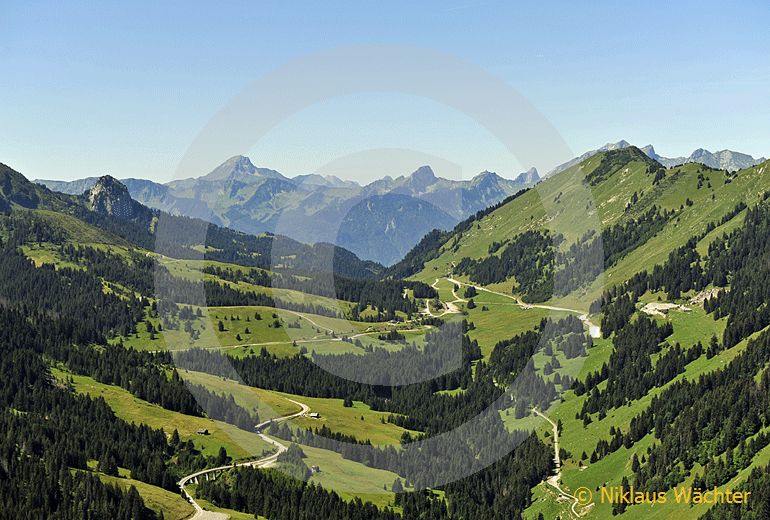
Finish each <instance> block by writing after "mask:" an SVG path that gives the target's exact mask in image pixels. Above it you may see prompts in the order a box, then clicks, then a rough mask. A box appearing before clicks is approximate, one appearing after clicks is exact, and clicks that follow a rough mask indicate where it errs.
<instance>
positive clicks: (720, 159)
mask: <svg viewBox="0 0 770 520" xmlns="http://www.w3.org/2000/svg"><path fill="white" fill-rule="evenodd" d="M631 146H633V145H632V144H631V143H629V142H628V141H626V140H620V141H618V142H617V143H607V144H605V145H604V146H602V147H600V148H597V149H596V150H590V151H588V152H586V153H584V154H582V155H580V156H578V157H575V158H574V159H571V160H569V161H567V162H565V163H564V164H561V165H559V166H557V167H556V168H554V169H553V170H551V171H550V172H548V175H546V176H547V177H549V176H551V175H555V174H557V173H561V172H563V171H564V170H566V169H568V168H570V167H571V166H574V165H576V164H579V163H581V162H583V161H585V160H586V159H588V158H590V157H593V156H594V155H596V154H598V153H601V152H611V151H614V150H623V149H625V148H629V147H631ZM640 150H642V151H643V152H644V153H645V154H647V156H648V157H649V158H650V159H655V160H656V161H658V162H659V163H660V164H662V165H663V166H665V167H666V168H672V167H674V166H681V165H682V164H687V163H699V164H703V165H705V166H708V167H709V168H715V169H718V170H727V171H729V172H734V171H738V170H743V169H745V168H750V167H752V166H756V165H757V164H761V163H763V162H765V161H766V160H767V159H766V158H764V157H760V158H759V159H755V158H754V157H752V156H751V155H747V154H745V153H740V152H734V151H731V150H721V151H719V152H710V151H708V150H705V149H703V148H698V149H697V150H695V151H694V152H693V153H691V154H690V155H689V156H688V157H673V158H672V157H663V156H662V155H658V154H657V153H656V152H655V148H654V147H653V146H652V145H651V144H648V145H647V146H643V147H640Z"/></svg>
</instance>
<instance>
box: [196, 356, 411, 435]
mask: <svg viewBox="0 0 770 520" xmlns="http://www.w3.org/2000/svg"><path fill="white" fill-rule="evenodd" d="M181 375H182V377H183V378H184V379H185V380H189V381H191V382H193V383H197V384H201V385H203V386H205V387H207V388H209V389H210V390H212V391H214V392H217V393H225V394H227V395H232V396H233V398H234V399H235V401H236V402H237V403H238V404H239V405H241V406H243V407H244V408H246V409H247V410H255V409H256V411H257V413H258V414H259V417H260V419H261V420H267V419H270V418H273V417H279V416H282V415H288V414H290V413H294V412H296V411H298V410H299V408H298V407H297V406H296V405H295V404H293V403H292V402H291V401H289V400H288V399H293V400H295V401H299V402H302V403H305V404H307V405H308V406H309V407H310V410H311V411H312V412H318V413H320V414H321V417H320V418H319V419H312V418H309V417H298V418H296V419H292V421H291V424H292V425H296V426H298V427H300V428H306V429H314V428H320V427H321V426H324V425H325V426H327V427H328V428H330V429H331V430H332V431H334V432H339V433H344V434H346V435H353V436H355V437H356V438H357V439H360V440H366V439H369V440H370V441H372V444H375V445H383V444H399V442H400V439H401V435H402V434H403V432H405V431H406V430H405V429H403V428H401V427H400V426H396V425H395V424H391V423H388V422H383V421H385V420H386V419H387V417H388V415H389V414H387V413H384V412H375V411H373V410H371V409H370V408H369V406H368V405H366V404H364V403H361V402H358V401H355V402H354V403H353V406H352V407H350V408H346V407H345V406H343V400H342V399H326V398H319V397H305V396H299V395H294V394H287V393H282V392H273V391H270V390H263V389H260V388H254V387H251V386H246V385H242V384H239V383H238V382H236V381H233V380H229V379H223V378H221V377H217V376H212V375H210V374H204V373H201V372H192V371H184V370H182V371H181ZM362 418H363V420H362Z"/></svg>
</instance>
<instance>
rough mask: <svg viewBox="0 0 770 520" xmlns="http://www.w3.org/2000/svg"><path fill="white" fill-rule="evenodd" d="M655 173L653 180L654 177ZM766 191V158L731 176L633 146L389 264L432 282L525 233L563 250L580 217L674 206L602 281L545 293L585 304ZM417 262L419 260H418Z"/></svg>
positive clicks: (610, 219) (769, 182)
mask: <svg viewBox="0 0 770 520" xmlns="http://www.w3.org/2000/svg"><path fill="white" fill-rule="evenodd" d="M659 171H660V172H661V173H660V174H659V175H660V178H659V179H658V180H657V182H655V181H656V174H658V172H659ZM767 189H770V165H768V163H763V164H760V165H758V166H754V167H752V168H748V169H746V170H742V171H739V172H735V173H733V174H727V173H725V172H724V171H723V170H713V169H710V168H708V167H706V166H703V165H700V164H694V163H692V164H686V165H683V166H680V167H676V168H672V169H668V170H666V169H664V168H663V167H662V166H660V165H659V164H657V163H655V162H654V161H653V160H652V159H650V158H649V157H647V155H646V154H644V152H642V151H641V150H639V149H637V148H634V147H631V148H626V149H623V150H617V151H611V152H603V153H600V154H597V155H595V156H593V157H591V158H589V159H587V160H585V161H583V162H581V163H580V164H577V165H575V166H573V167H571V168H569V169H568V170H566V171H564V172H562V173H560V174H558V175H555V176H553V177H550V178H548V179H546V180H544V181H542V182H541V183H539V184H538V185H537V186H536V187H535V188H533V189H530V190H528V191H526V192H525V193H523V194H522V195H520V196H518V197H516V198H514V199H513V200H511V201H510V202H508V203H506V204H504V205H502V206H501V207H499V208H497V209H495V210H494V211H491V212H489V213H488V214H485V215H482V216H481V217H480V218H472V219H469V220H468V221H466V222H464V223H462V224H460V225H458V227H457V228H455V230H454V232H452V233H448V234H445V235H444V236H443V237H441V238H440V239H436V238H437V237H434V240H433V244H432V247H429V248H427V250H426V251H425V252H423V253H422V257H421V259H426V260H427V261H425V262H424V265H423V266H422V268H421V269H419V270H418V271H416V272H412V273H410V272H409V271H410V269H403V268H404V266H405V265H404V264H403V263H402V264H397V265H396V266H394V268H393V269H394V270H399V269H401V272H402V273H403V272H405V273H406V274H411V275H412V276H413V277H414V278H415V279H419V280H423V281H426V282H432V281H433V280H434V279H435V278H436V277H438V276H443V275H444V274H446V273H448V272H451V271H452V270H453V266H457V265H458V264H460V262H462V260H463V259H465V258H469V259H474V260H479V259H484V258H486V257H488V256H490V254H495V255H498V256H499V255H500V254H501V253H502V252H503V250H504V249H505V246H500V244H507V243H508V242H509V241H510V240H511V239H512V238H514V237H516V236H517V235H520V234H522V233H525V232H528V231H529V232H532V231H542V230H549V231H550V232H551V233H552V234H562V235H563V236H564V242H563V243H562V245H561V249H562V250H564V249H566V248H568V247H569V246H571V245H573V244H574V243H575V242H577V241H578V239H580V238H581V233H582V232H583V230H584V229H585V228H586V224H585V221H586V220H590V219H595V222H596V223H597V224H598V225H599V226H601V227H600V229H598V230H597V231H598V232H601V231H602V230H608V229H612V228H613V226H616V229H617V228H619V227H620V226H623V225H624V224H628V223H632V222H633V221H634V220H635V219H639V218H640V217H642V216H643V215H645V214H646V213H647V212H649V211H650V210H651V209H652V208H656V209H657V210H660V211H664V210H665V211H670V212H674V213H673V216H671V217H669V218H668V219H667V221H666V222H665V225H663V226H662V228H660V229H656V230H655V232H654V234H653V235H652V236H648V237H645V239H644V240H643V241H639V242H638V243H635V244H633V245H634V247H633V248H631V249H630V250H625V251H623V255H622V257H620V258H617V259H616V261H615V262H614V263H612V264H611V265H607V266H606V272H605V276H604V278H603V279H602V278H599V279H597V280H590V281H588V282H590V283H584V284H581V287H579V288H577V289H575V290H574V291H571V292H570V294H567V295H556V296H555V297H553V298H552V300H553V301H555V302H557V303H560V304H565V305H566V304H569V305H573V306H577V307H578V308H583V309H587V308H588V305H589V304H590V302H591V301H593V300H594V299H596V298H597V297H598V296H599V295H600V294H601V292H602V290H603V289H604V285H605V284H614V283H617V282H618V281H622V280H625V279H627V278H629V277H631V276H633V275H634V274H635V273H637V272H640V271H642V270H644V269H649V268H652V266H654V265H655V264H657V263H660V262H662V261H663V260H665V259H666V257H667V256H668V255H669V253H670V252H671V251H672V250H674V249H675V248H676V247H679V246H681V245H683V244H684V243H685V242H686V241H687V240H688V239H689V238H690V237H692V236H695V235H698V234H700V233H702V232H705V231H706V229H707V226H708V225H709V223H711V222H719V221H720V220H721V219H722V218H723V217H725V216H726V215H729V214H730V213H731V212H732V211H733V209H734V208H735V207H736V205H738V204H739V203H746V204H752V203H755V202H756V201H757V200H758V197H759V196H760V194H761V193H762V192H763V191H765V190H767ZM715 233H716V232H715ZM610 247H611V244H610ZM605 249H607V244H606V240H605ZM492 251H493V252H492ZM412 256H414V253H413V255H412ZM412 263H413V264H414V263H415V262H412ZM416 264H417V265H418V266H419V262H416ZM411 270H412V271H414V268H412V269H411ZM511 278H512V277H506V280H505V281H504V282H499V283H494V284H492V285H493V286H494V287H495V288H497V289H500V290H505V291H507V292H509V291H510V290H511V287H512V285H513V283H514V281H513V280H512V279H511ZM461 279H465V280H472V277H468V276H465V277H461Z"/></svg>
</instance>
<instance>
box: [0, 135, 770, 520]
mask: <svg viewBox="0 0 770 520" xmlns="http://www.w3.org/2000/svg"><path fill="white" fill-rule="evenodd" d="M767 168H768V166H767V163H761V164H758V165H755V166H750V167H748V168H745V169H741V170H737V171H726V170H717V169H714V168H711V167H708V166H705V165H703V164H699V163H696V162H688V163H686V164H683V165H680V166H673V167H668V168H667V167H665V166H663V165H661V164H660V163H657V162H656V161H655V160H654V159H652V158H651V157H650V156H649V155H648V154H646V153H645V152H643V151H642V150H640V149H637V148H635V147H630V146H629V147H622V148H620V149H617V150H609V151H600V152H598V153H596V154H594V155H591V156H590V157H588V158H585V159H583V160H582V161H580V162H577V163H575V164H574V165H572V166H570V167H568V168H566V169H565V170H564V171H562V172H560V173H558V174H555V175H553V176H551V177H548V178H547V179H545V180H542V181H541V182H540V183H539V184H537V185H536V186H535V187H534V188H531V189H529V190H525V191H523V192H520V193H517V194H511V195H510V197H509V198H508V199H507V200H505V201H504V202H500V203H499V204H497V205H494V206H491V207H490V208H489V209H487V210H484V211H480V212H479V213H477V214H475V215H474V216H472V217H468V218H467V219H466V220H465V221H462V222H460V223H458V224H457V225H456V226H455V227H454V228H453V229H452V230H445V231H442V232H439V233H434V234H430V235H427V236H426V237H425V239H423V242H421V243H420V244H417V246H416V247H415V248H414V249H413V250H412V251H411V252H410V253H408V254H407V255H406V256H405V257H404V258H403V260H401V261H400V262H397V263H396V264H395V265H394V266H391V267H389V268H386V267H384V266H382V265H380V264H376V263H374V262H371V261H366V260H361V259H359V258H358V257H356V256H355V255H354V254H353V253H351V252H350V251H346V250H344V249H343V248H341V247H339V246H328V247H330V248H331V249H328V248H327V249H324V251H326V252H329V251H331V254H332V256H333V257H334V258H336V257H337V256H339V257H340V258H345V259H346V260H345V263H344V272H336V271H335V272H334V273H331V274H329V273H324V272H323V270H322V267H323V266H324V265H329V264H326V263H324V262H322V261H321V260H320V259H319V257H318V255H317V254H315V253H318V251H320V249H318V247H321V246H308V245H305V244H302V243H301V242H297V241H293V240H291V239H288V238H284V237H280V236H277V235H271V234H264V235H259V236H251V235H244V234H242V233H236V232H235V231H232V230H229V229H227V228H225V227H217V226H215V225H213V224H210V223H205V222H203V221H188V220H186V218H183V217H178V216H172V215H167V214H165V213H163V212H161V211H159V210H157V209H150V208H148V207H146V206H143V205H142V204H141V203H139V202H137V201H135V200H133V199H132V198H131V197H130V196H129V195H128V191H127V189H126V188H125V186H122V185H121V184H120V183H119V182H118V181H115V180H114V179H108V180H96V181H95V183H94V185H93V186H94V187H93V188H91V191H89V192H87V193H86V194H85V195H83V196H80V195H68V194H61V193H56V192H53V191H50V190H48V189H46V188H45V187H43V186H40V185H35V184H33V183H30V182H29V181H27V180H26V179H25V178H24V177H23V176H22V175H21V174H19V173H17V172H15V171H13V170H11V169H10V168H8V167H5V166H3V170H2V172H0V173H2V175H3V179H0V180H3V184H2V186H3V191H2V197H3V199H2V200H3V201H4V204H5V207H6V210H5V211H4V212H3V214H2V216H0V224H2V226H0V244H1V245H2V248H3V269H4V272H3V274H4V280H5V282H4V283H3V284H0V296H2V298H3V300H2V301H3V302H4V303H3V305H0V318H2V320H3V323H4V324H5V325H6V326H5V327H3V331H4V332H3V334H5V336H4V340H3V347H2V348H3V349H4V353H3V359H7V360H9V362H8V363H6V364H4V365H3V368H2V369H3V375H4V378H3V379H4V381H5V382H4V383H3V385H4V386H3V387H2V388H3V392H0V396H3V399H4V400H5V401H4V402H5V406H6V412H5V414H4V415H3V421H4V428H5V429H6V430H7V431H8V432H18V435H30V436H32V437H34V438H36V439H38V440H37V441H36V443H35V445H34V448H33V449H32V452H31V455H30V456H33V458H35V460H38V461H39V464H40V465H41V467H44V466H45V465H46V464H47V465H48V466H51V467H57V468H59V471H64V472H65V473H67V474H69V475H72V476H71V477H67V478H72V479H75V480H74V481H73V482H78V484H77V485H79V486H91V488H93V489H98V490H101V491H98V492H99V493H102V495H100V496H102V497H103V498H102V499H101V500H103V501H104V504H117V503H125V504H129V503H130V504H134V505H132V506H131V507H134V508H135V509H136V511H137V513H136V515H135V516H136V518H157V517H158V515H159V514H160V513H161V512H162V513H163V515H164V517H165V518H169V517H174V518H180V519H181V518H185V517H189V518H196V519H203V518H220V519H221V518H225V517H227V516H229V517H232V518H239V517H241V515H247V516H248V515H251V516H254V515H257V516H258V517H264V518H284V517H286V518H289V517H300V516H301V515H307V514H310V512H311V511H313V514H316V513H318V512H319V511H326V512H328V515H348V516H347V517H349V518H362V519H384V520H395V519H399V518H404V519H408V518H436V519H455V518H491V519H496V518H503V517H506V518H523V519H526V520H530V519H531V520H539V519H540V518H549V519H550V518H556V517H559V518H561V519H562V520H563V519H566V518H597V519H603V518H610V517H615V516H620V517H622V518H671V517H677V518H680V517H681V518H693V519H695V518H701V517H705V518H709V519H720V518H727V517H726V516H719V515H726V514H729V509H723V508H722V507H721V506H715V507H713V508H712V507H710V506H709V505H706V504H700V505H696V506H685V505H683V504H677V503H668V504H656V505H654V506H649V505H639V504H637V505H629V504H619V503H612V504H611V503H604V502H600V501H596V499H597V497H601V494H600V490H601V488H602V487H604V486H614V487H618V488H620V489H626V488H628V487H629V486H631V485H633V486H635V487H637V488H641V489H644V490H671V489H673V488H675V487H677V486H691V487H699V486H700V487H702V486H707V487H708V488H713V487H716V488H718V489H720V490H728V489H741V488H742V486H750V485H755V484H754V482H757V481H759V482H761V479H762V478H763V475H764V474H765V473H766V472H767V471H768V470H767V467H768V463H770V451H769V450H770V426H769V424H770V422H768V417H767V409H768V408H767V407H766V406H765V405H766V404H767V401H766V398H767V392H766V390H767V388H768V386H767V385H768V384H770V383H769V382H770V379H769V378H768V372H767V371H766V366H768V365H770V358H768V355H767V352H768V349H767V348H766V344H767V342H768V341H770V335H768V327H770V316H769V315H768V314H767V311H766V309H767V308H768V307H767V306H768V304H770V296H768V295H767V292H766V291H765V290H764V289H765V288H766V287H767V286H768V285H767V278H766V276H767V267H766V265H765V264H764V259H765V258H766V256H765V255H766V250H765V249H766V247H767V244H766V243H765V241H764V240H762V239H758V237H763V236H765V235H766V231H767V229H770V227H768V226H770V225H769V224H768V222H770V219H769V218H768V215H770V207H768V199H770V196H769V195H768V194H769V193H770V181H768V179H770V177H768V171H766V170H767ZM584 213H585V214H586V215H588V216H586V217H585V218H582V217H581V215H583V214H584ZM160 219H168V222H169V223H171V224H173V225H174V226H184V225H190V224H191V222H192V224H194V225H196V226H204V225H205V226H206V227H207V229H208V231H207V234H206V235H207V238H206V242H205V243H198V242H192V241H190V240H189V239H188V238H187V237H185V236H182V235H179V236H175V237H173V239H172V240H171V241H170V242H169V243H168V244H164V252H163V253H162V254H161V253H160V252H158V251H156V250H155V249H154V248H153V243H154V241H155V239H156V237H155V236H154V230H155V229H156V227H155V226H156V225H157V222H159V221H160ZM581 219H582V221H581ZM591 221H595V222H598V223H599V225H600V228H599V229H596V230H590V229H588V230H587V228H586V226H587V224H589V223H590V222H591ZM278 243H280V244H281V245H280V247H281V248H282V249H285V248H288V253H290V254H286V256H285V257H283V258H282V261H281V262H279V263H276V262H272V261H269V260H267V258H268V257H269V255H270V251H271V249H272V247H273V246H274V245H275V244H278ZM323 247H327V246H323ZM334 264H335V263H334V262H332V265H334ZM393 273H399V275H398V276H394V275H393ZM30 309H37V310H36V311H35V312H31V311H30ZM73 309H77V315H76V316H77V318H76V317H75V314H72V313H71V312H70V311H71V310H73ZM10 360H13V362H10ZM22 367H24V370H22ZM731 396H732V397H731ZM485 412H491V413H485ZM81 416H82V417H91V418H92V419H91V420H90V423H86V422H84V421H81V420H80V419H79V418H80V417H81ZM479 418H481V419H479ZM477 420H479V421H481V422H478V423H476V422H474V421H477ZM89 424H92V425H93V426H90V425H89ZM92 430H97V431H99V432H100V436H98V437H94V436H93V435H92ZM466 430H467V431H468V432H471V433H468V434H465V435H459V436H458V437H459V440H458V439H454V440H452V441H451V442H452V443H455V442H456V443H457V444H456V445H455V444H447V445H445V446H444V448H443V449H448V450H451V451H452V453H453V457H451V458H450V459H448V460H445V459H441V458H440V457H441V455H442V454H441V453H440V451H437V452H433V449H434V448H430V447H429V446H431V443H433V442H436V439H444V438H447V439H448V438H450V437H451V436H452V435H453V434H455V432H462V431H466ZM33 432H36V433H33ZM678 432H687V435H686V436H683V435H680V434H679V433H678ZM12 434H13V435H16V434H17V433H12ZM455 435H456V434H455ZM447 442H449V441H447ZM501 445H502V446H510V449H507V450H505V452H504V453H501V454H500V455H499V458H498V459H496V460H492V461H489V463H487V464H485V465H483V467H482V466H479V467H476V466H475V464H477V463H478V461H480V460H483V458H484V457H485V456H486V454H488V453H491V452H492V451H493V450H494V447H495V446H501ZM26 449H27V448H26V447H20V446H17V445H15V444H14V445H13V446H11V445H9V446H7V451H8V453H15V454H16V455H15V457H16V459H14V460H18V457H19V456H20V453H21V451H20V450H22V451H23V450H26ZM140 453H141V454H142V456H139V454H140ZM9 464H10V462H9ZM469 468H472V471H468V470H469ZM36 475H37V474H35V473H30V474H28V475H26V476H25V477H24V478H27V479H29V481H30V482H31V481H32V479H35V478H38V477H37V476H36ZM446 475H458V476H456V477H447V476H446ZM0 476H2V474H1V473H0ZM91 477H95V478H96V480H89V479H90V478H91ZM78 479H80V480H78ZM65 480H66V479H65ZM63 481H64V480H63ZM67 482H69V481H67ZM113 484H116V485H117V488H113V487H110V486H111V485H113ZM51 485H54V484H51ZM55 485H58V484H55ZM67 485H70V484H67ZM73 485H75V484H73ZM100 486H101V487H100ZM583 488H587V489H588V490H590V491H591V492H592V493H593V497H594V501H593V502H588V503H584V502H583V499H582V498H580V496H579V494H578V491H579V490H581V489H583ZM89 489H90V488H89ZM94 492H96V491H94ZM175 492H176V493H179V492H181V495H174V493H175ZM580 492H581V493H582V491H580ZM298 497H301V499H299V498H298ZM179 498H181V502H180V500H178V499H179ZM763 500H764V498H763V496H762V495H761V494H760V497H759V498H758V499H757V502H755V503H756V504H757V505H753V504H754V503H752V502H749V503H747V504H745V505H742V506H740V507H741V508H743V509H742V511H743V510H744V509H745V510H746V511H754V509H752V508H754V507H757V508H758V507H760V506H761V504H763V503H764V502H763ZM105 507H107V506H105ZM110 507H112V506H110ZM120 507H123V506H120ZM126 507H128V506H126ZM287 508H288V509H287ZM319 508H320V509H319ZM325 514H327V513H325ZM282 515H283V516H282ZM285 515H288V516H285ZM330 517H332V518H338V517H339V518H342V517H344V516H330ZM347 517H346V518H347Z"/></svg>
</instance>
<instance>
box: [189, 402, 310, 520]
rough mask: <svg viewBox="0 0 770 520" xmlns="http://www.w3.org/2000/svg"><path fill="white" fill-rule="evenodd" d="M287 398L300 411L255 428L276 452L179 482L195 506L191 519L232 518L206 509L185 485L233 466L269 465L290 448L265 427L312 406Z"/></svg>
mask: <svg viewBox="0 0 770 520" xmlns="http://www.w3.org/2000/svg"><path fill="white" fill-rule="evenodd" d="M286 399H287V400H288V401H291V402H292V403H294V404H296V405H298V406H299V407H300V411H299V412H296V413H293V414H289V415H284V416H282V417H277V418H274V419H270V420H268V421H263V422H261V423H259V424H257V425H256V426H254V429H255V430H256V432H257V435H259V437H260V438H261V439H262V440H263V441H265V442H267V443H268V444H272V445H273V446H275V447H276V451H275V453H273V454H271V455H268V456H267V457H263V458H261V459H258V460H250V461H246V462H239V463H235V464H229V465H227V466H219V467H216V468H207V469H203V470H201V471H196V472H195V473H191V474H190V475H187V476H186V477H183V478H182V479H181V480H180V481H179V482H178V484H179V489H181V491H182V495H184V497H185V498H186V499H187V501H188V502H190V504H192V506H193V507H194V508H195V514H194V515H193V516H191V517H190V518H189V520H227V519H228V518H230V517H229V515H227V514H225V513H215V512H213V511H206V510H205V509H203V507H201V505H200V504H198V502H196V501H195V499H194V498H193V497H192V495H190V493H189V492H188V491H187V489H186V488H185V486H187V485H188V484H189V483H190V482H197V480H198V479H199V478H201V477H207V475H210V474H214V475H216V474H217V473H219V472H222V471H225V470H228V469H232V468H237V467H252V468H264V467H268V466H270V465H272V464H274V463H275V461H276V460H277V459H278V456H279V455H280V454H281V453H283V452H284V451H286V450H287V449H288V447H287V446H286V445H285V444H282V443H281V442H279V441H277V440H275V439H272V438H270V437H268V436H267V435H265V434H264V433H263V431H264V429H265V428H267V427H268V426H269V425H271V424H273V423H276V422H281V421H287V420H289V419H293V418H295V417H300V416H302V415H306V414H307V413H308V412H309V411H310V407H309V406H308V405H306V404H305V403H300V402H299V401H295V400H294V399H289V398H288V397H287V398H286ZM207 478H208V477H207Z"/></svg>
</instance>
